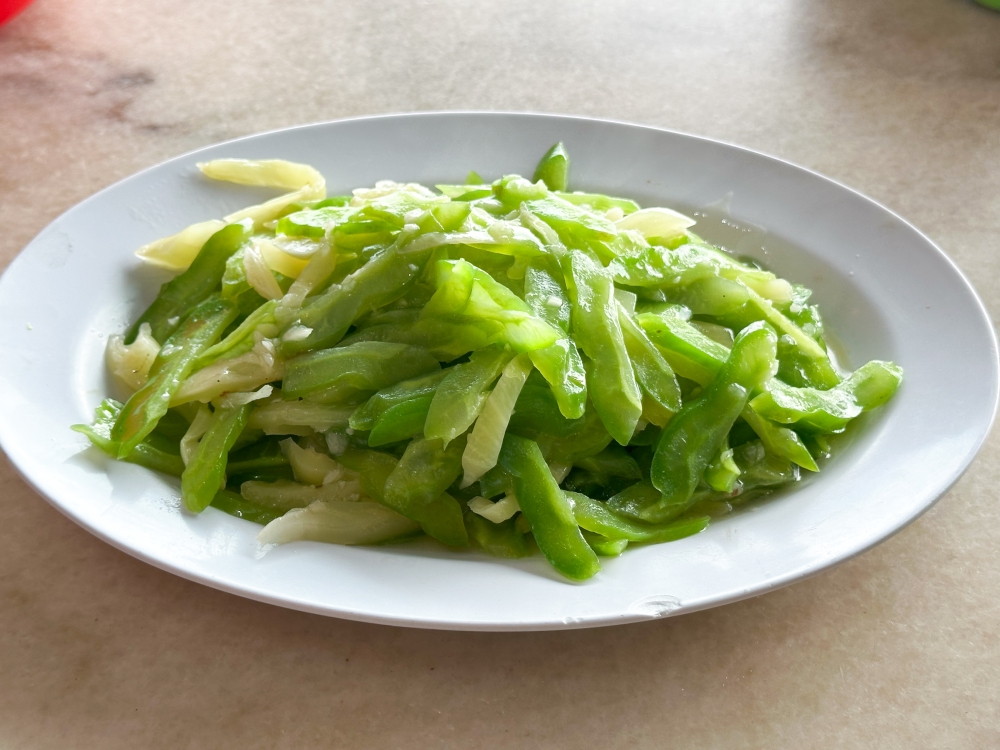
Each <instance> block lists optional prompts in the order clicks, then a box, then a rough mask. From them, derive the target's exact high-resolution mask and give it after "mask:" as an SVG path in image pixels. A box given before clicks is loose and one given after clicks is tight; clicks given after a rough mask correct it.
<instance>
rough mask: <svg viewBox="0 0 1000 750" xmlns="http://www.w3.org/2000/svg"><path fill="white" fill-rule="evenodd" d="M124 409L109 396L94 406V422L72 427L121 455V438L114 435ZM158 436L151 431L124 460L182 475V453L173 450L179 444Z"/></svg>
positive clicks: (103, 447)
mask: <svg viewBox="0 0 1000 750" xmlns="http://www.w3.org/2000/svg"><path fill="white" fill-rule="evenodd" d="M121 409H122V405H121V403H119V402H118V401H115V400H114V399H110V398H106V399H104V401H102V402H101V404H100V406H98V407H97V408H96V409H95V410H94V423H93V424H92V425H87V424H75V425H73V426H72V427H71V428H70V429H72V430H74V431H76V432H79V433H81V434H83V435H86V436H87V437H88V438H89V439H90V442H91V443H93V444H94V445H95V446H96V447H98V448H100V449H101V450H102V451H104V452H105V453H107V454H108V455H109V456H111V457H112V458H118V442H117V441H115V440H113V439H112V438H111V428H112V427H114V424H115V420H117V419H118V414H119V413H120V412H121ZM157 437H158V436H155V435H150V436H149V437H147V438H146V439H145V440H144V441H143V442H141V443H139V444H138V445H137V446H136V447H135V449H134V450H133V451H132V452H131V453H130V454H129V455H127V456H126V457H125V458H124V459H122V460H124V461H128V462H129V463H133V464H138V465H139V466H145V467H146V468H147V469H153V470H154V471H162V472H163V473H164V474H171V475H173V476H175V477H179V476H180V475H181V474H182V473H183V471H184V462H183V461H182V460H181V457H180V455H179V454H178V453H176V452H173V451H172V450H170V449H172V448H175V447H176V446H174V445H172V444H169V443H168V442H167V441H166V440H159V439H155V438H157Z"/></svg>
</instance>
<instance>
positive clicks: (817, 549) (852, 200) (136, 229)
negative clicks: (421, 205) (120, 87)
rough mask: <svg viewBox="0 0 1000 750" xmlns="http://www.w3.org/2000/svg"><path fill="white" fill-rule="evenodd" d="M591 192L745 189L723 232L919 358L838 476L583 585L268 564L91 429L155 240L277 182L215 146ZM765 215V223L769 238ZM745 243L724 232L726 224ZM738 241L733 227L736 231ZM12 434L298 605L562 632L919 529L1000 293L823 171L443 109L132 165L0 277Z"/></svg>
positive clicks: (85, 494)
mask: <svg viewBox="0 0 1000 750" xmlns="http://www.w3.org/2000/svg"><path fill="white" fill-rule="evenodd" d="M558 140H562V141H564V142H565V143H566V145H567V147H568V149H569V153H570V155H571V157H572V159H573V166H572V174H571V181H572V188H573V189H578V190H597V191H602V192H608V193H613V194H617V195H623V196H628V197H631V198H634V199H636V200H638V201H639V202H640V203H643V204H646V205H650V204H652V205H668V206H676V207H680V208H686V209H688V210H693V209H697V208H699V207H704V206H710V205H716V206H718V205H720V201H721V202H722V204H728V211H729V213H730V215H731V217H732V219H733V220H735V221H734V222H732V223H735V224H739V225H741V226H742V229H741V230H740V231H736V232H734V230H733V229H732V226H728V227H722V226H718V225H717V226H716V227H715V228H714V229H713V228H712V226H707V227H703V228H702V232H703V233H704V234H706V235H707V236H708V237H709V239H717V240H725V241H727V242H729V244H730V245H734V244H736V245H743V247H740V248H738V249H740V250H742V251H747V250H749V251H751V252H754V251H756V252H757V253H758V254H760V253H766V256H762V257H763V259H764V260H766V261H767V262H768V264H769V265H770V266H771V267H772V268H773V269H774V270H775V271H777V272H778V273H779V274H780V275H782V276H785V277H787V278H789V279H791V280H793V281H797V282H801V283H803V284H806V285H807V286H809V287H811V288H813V289H814V290H815V299H816V300H817V301H818V302H819V303H820V305H821V308H822V310H823V311H824V313H825V316H826V321H827V327H828V329H829V330H831V331H833V332H834V333H835V335H836V336H837V337H838V338H839V340H840V342H841V344H842V345H843V348H844V350H845V351H846V352H847V353H848V357H849V360H850V364H852V365H854V366H857V365H858V364H860V363H863V362H865V361H867V360H868V359H876V358H877V359H891V360H895V361H896V362H898V363H899V364H901V365H902V366H903V367H904V368H905V371H906V380H905V383H904V385H903V387H902V388H901V389H900V391H899V392H898V394H897V395H896V397H895V399H894V400H893V401H892V402H890V404H889V405H888V406H887V407H885V408H884V409H882V410H880V411H879V412H877V413H873V414H872V415H871V416H870V418H868V419H866V420H865V423H864V424H863V425H862V426H861V428H860V429H859V430H858V431H857V434H856V435H855V437H854V439H853V440H852V441H851V442H850V444H849V445H848V446H847V447H846V448H845V449H844V450H843V452H842V453H840V454H839V455H837V456H835V458H834V460H833V461H832V462H831V463H830V464H829V465H828V466H827V467H826V468H825V469H824V471H823V472H822V474H821V475H819V476H814V477H810V478H809V479H808V480H806V481H804V482H802V483H801V485H800V486H798V487H796V488H795V489H794V490H792V491H789V492H786V493H784V494H782V495H779V496H777V497H774V498H772V499H771V500H769V501H767V502H764V503H762V504H758V505H756V506H754V507H752V508H749V509H747V510H745V511H743V512H740V513H737V514H735V515H733V516H730V517H727V518H724V519H721V520H719V521H717V522H715V523H713V524H712V526H710V527H709V528H708V530H707V531H705V532H704V533H702V534H700V535H698V536H695V537H692V538H689V539H684V540H681V541H679V542H675V543H672V544H664V545H655V546H648V547H639V548H635V549H629V550H627V551H626V553H625V554H624V555H623V556H622V557H620V558H618V559H615V560H605V561H604V570H603V571H602V572H601V573H600V574H599V575H598V576H597V577H596V578H594V579H593V580H591V581H590V582H588V583H586V584H582V585H573V584H569V583H566V582H565V581H563V580H562V579H560V578H559V577H558V576H557V575H556V574H555V573H553V572H551V570H550V569H549V568H548V566H547V564H546V563H545V561H544V560H543V559H542V558H541V557H538V556H536V557H535V558H530V559H528V560H523V561H518V562H506V561H501V560H495V559H491V558H487V557H485V556H483V555H480V554H476V553H472V552H468V553H450V552H447V551H445V550H444V549H443V548H440V547H435V546H433V545H432V544H431V543H422V544H421V543H415V544H409V545H401V546H396V547H382V548H356V547H354V548H352V547H338V546H332V545H321V544H315V543H298V544H292V545H287V546H285V547H279V548H276V549H273V550H271V551H269V552H268V553H267V554H265V555H263V556H261V555H260V554H259V551H258V549H257V545H256V543H255V541H254V536H255V534H256V532H257V530H258V529H259V527H257V526H254V525H253V524H251V523H249V522H246V521H242V520H239V519H236V518H232V517H230V516H227V515H225V514H223V513H221V512H219V511H217V510H215V509H214V508H209V509H208V510H207V511H205V512H204V513H203V514H202V515H200V516H197V517H194V516H191V515H187V514H184V513H182V512H181V511H180V510H179V492H178V488H177V483H176V482H175V481H172V480H170V479H167V478H164V477H161V476H158V475H157V474H155V473H153V472H151V471H147V470H145V469H142V468H139V467H137V466H132V465H129V464H123V463H117V462H113V461H109V460H106V459H104V458H103V457H102V456H101V455H100V454H99V453H98V452H97V451H96V450H94V449H88V448H87V442H86V440H85V439H84V438H83V437H82V436H80V435H77V434H76V433H73V432H70V430H69V425H71V424H73V423H75V422H86V421H89V420H90V418H91V414H92V410H93V408H94V406H95V405H96V404H97V403H99V401H100V400H101V398H102V397H103V396H104V395H105V394H106V393H107V390H108V384H107V383H106V380H105V375H104V368H103V350H104V344H105V340H106V337H107V336H108V334H109V333H116V332H120V331H122V330H123V329H124V328H125V327H126V324H127V322H128V321H131V320H134V318H135V317H136V316H137V315H138V314H139V313H140V312H141V310H142V309H143V308H144V307H145V306H146V305H147V304H148V303H149V301H150V300H152V298H153V296H154V295H155V292H156V289H157V286H158V284H159V283H160V282H162V280H163V278H162V277H160V278H157V277H156V274H154V273H151V272H150V270H149V269H148V268H141V267H140V263H139V261H138V260H136V259H135V258H134V256H133V255H132V253H133V251H134V250H135V249H136V248H137V247H139V246H140V245H142V244H144V243H146V242H149V241H150V240H152V239H154V238H157V237H160V236H163V235H166V234H171V233H173V232H176V231H178V230H179V229H181V228H183V227H185V226H187V225H188V224H190V223H192V222H195V221H200V220H204V219H209V218H215V217H219V216H221V215H223V214H225V213H227V212H229V211H232V210H234V209H236V208H238V207H242V206H244V205H247V204H249V203H251V202H255V201H256V200H257V199H259V198H261V197H262V193H261V192H259V191H251V190H249V189H247V188H241V187H236V186H227V185H222V184H218V183H211V182H209V181H208V180H206V179H204V178H202V177H200V175H199V173H198V172H197V170H196V168H195V162H196V161H202V160H206V159H213V158H219V157H247V158H282V159H291V160H294V161H301V162H307V163H309V164H313V165H315V166H316V167H318V168H319V169H320V171H322V172H323V174H324V175H325V176H326V178H327V180H328V185H329V188H330V192H331V194H335V193H337V192H343V191H347V190H349V189H350V188H353V187H356V186H359V185H368V184H372V183H373V182H374V181H375V180H378V179H395V180H406V181H418V182H422V183H425V184H434V183H435V182H454V181H456V180H460V179H461V178H462V177H463V176H464V175H465V174H466V172H467V171H468V170H469V169H476V170H478V171H479V172H480V173H481V174H483V175H485V176H488V177H490V178H492V177H494V176H498V175H501V174H509V173H511V172H519V173H522V174H530V172H531V170H532V169H533V168H534V165H535V161H536V159H537V158H538V157H539V156H540V155H541V154H542V153H543V152H544V151H545V150H546V149H547V148H548V147H549V146H550V145H551V144H552V143H554V142H555V141H558ZM748 226H752V227H759V228H761V229H758V230H747V227H748ZM723 235H724V236H723ZM734 238H735V241H734ZM0 318H2V319H3V321H4V326H3V327H2V329H0V445H2V446H3V449H4V451H6V453H7V455H8V456H9V458H10V459H11V461H12V462H13V463H14V465H15V466H16V467H17V468H18V469H19V470H20V471H21V473H22V474H23V475H24V477H25V478H26V479H27V480H28V481H29V482H30V483H31V484H32V485H33V486H34V487H35V488H36V489H37V490H38V491H39V492H40V493H41V494H42V495H44V496H45V497H46V498H47V499H48V500H49V501H50V502H51V503H52V504H53V505H55V506H56V507H57V508H58V509H59V510H61V511H62V512H63V513H65V514H66V515H68V516H69V517H70V518H72V519H73V520H75V521H76V522H77V523H79V524H80V525H82V526H83V527H84V528H86V529H89V530H90V531H91V532H93V533H94V534H96V535H98V536H99V537H101V538H102V539H104V540H106V541H108V542H109V543H111V544H113V545H115V546H116V547H118V548H119V549H122V550H124V551H126V552H128V553H129V554H132V555H135V556H136V557H139V558H141V559H143V560H146V561H147V562H150V563H152V564H153V565H157V566H159V567H161V568H163V569H165V570H169V571H171V572H174V573H177V574H178V575H182V576H185V577H186V578H190V579H192V580H195V581H200V582H202V583H205V584H208V585H209V586H214V587H216V588H219V589H223V590H225V591H230V592H232V593H235V594H240V595H242V596H248V597H251V598H254V599H259V600H262V601H267V602H272V603H274V604H280V605H283V606H287V607H294V608H296V609H302V610H307V611H310V612H318V613H321V614H327V615H335V616H338V617H346V618H351V619H357V620H366V621H371V622H381V623H391V624H398V625H409V626H415V627H428V628H452V629H467V630H541V629H550V628H566V627H587V626H595V625H610V624H614V623H624V622H633V621H637V620H643V619H647V618H651V617H659V616H663V615H666V614H677V613H681V612H690V611H693V610H697V609H702V608H705V607H711V606H714V605H717V604H722V603H725V602H731V601H735V600H737V599H741V598H744V597H747V596H751V595H754V594H759V593H762V592H764V591H767V590H770V589H772V588H775V587H778V586H782V585H785V584H788V583H791V582H793V581H796V580H798V579H801V578H803V577H805V576H808V575H811V574H813V573H816V572H818V571H820V570H822V569H824V568H827V567H829V566H831V565H834V564H835V563H838V562H841V561H843V560H845V559H847V558H848V557H850V556H852V555H855V554H858V553H859V552H862V551H864V550H865V549H868V548H869V547H871V546H872V545H874V544H877V543H878V542H880V541H882V540H883V539H885V538H886V537H888V536H889V535H891V534H892V533H894V532H896V531H898V530H899V529H901V528H902V527H903V526H905V525H906V524H907V523H909V522H910V521H912V520H913V519H914V518H916V517H917V516H919V515H920V514H921V513H922V512H924V511H925V510H927V508H928V507H930V505H931V504H932V503H933V502H934V501H935V500H936V499H937V498H938V497H940V496H941V495H942V494H943V493H944V492H945V491H946V490H947V489H948V488H949V487H950V486H951V485H952V483H954V482H955V480H956V479H958V477H959V476H960V475H961V473H962V472H963V471H964V470H965V468H966V467H967V466H968V465H969V462H970V461H971V460H972V458H973V456H974V455H975V453H976V451H977V450H978V449H979V447H980V445H981V443H982V441H983V439H984V438H985V436H986V434H987V432H988V430H989V427H990V424H991V422H992V419H993V415H994V411H995V408H996V403H997V346H996V339H995V336H994V332H993V328H992V326H991V324H990V321H989V319H988V317H987V314H986V311H985V310H984V309H983V306H982V304H981V302H980V301H979V300H978V298H977V297H976V295H975V292H974V291H973V290H972V287H971V286H970V285H969V283H968V281H967V280H966V279H965V278H964V277H963V276H962V274H961V273H960V272H959V270H958V269H957V268H956V267H955V266H954V264H953V263H952V262H951V261H950V260H949V259H948V258H947V257H946V256H945V255H944V253H942V252H941V250H939V249H938V248H937V247H935V245H934V244H933V243H932V242H931V241H930V240H928V239H927V238H926V237H924V236H923V235H922V234H920V232H918V231H917V230H916V229H914V228H913V227H912V226H910V225H909V224H907V223H906V222H905V221H903V220H902V219H900V218H899V217H898V216H896V215H894V214H893V213H891V212H890V211H888V210H887V209H885V208H883V207H881V206H879V205H878V204H876V203H874V202H873V201H871V200H869V199H868V198H865V197H864V196H862V195H859V194H858V193H856V192H853V191H851V190H849V189H847V188H845V187H843V186H842V185H839V184H837V183H835V182H832V181H831V180H828V179H826V178H824V177H821V176H819V175H817V174H815V173H813V172H809V171H807V170H805V169H802V168H799V167H796V166H793V165H791V164H788V163H786V162H783V161H779V160H777V159H773V158H770V157H767V156H763V155H761V154H758V153H754V152H752V151H747V150H745V149H741V148H737V147H735V146H730V145H726V144H722V143H718V142H715V141H710V140H706V139H703V138H696V137H692V136H688V135H681V134H678V133H673V132H669V131H665V130H658V129H654V128H647V127H640V126H636V125H627V124H622V123H614V122H604V121H596V120H588V119H580V118H571V117H554V116H541V115H519V114H469V113H454V114H422V115H398V116H389V117H375V118H365V119H357V120H346V121H341V122H332V123H323V124H319V125H309V126H305V127H299V128H292V129H289V130H282V131H278V132H274V133H265V134H263V135H256V136H251V137H249V138H243V139H240V140H237V141H231V142H229V143H224V144H220V145H217V146H212V147H209V148H206V149H203V150H201V151H198V152H196V153H193V154H187V155H185V156H181V157H178V158H176V159H172V160H171V161H168V162H166V163H164V164H161V165H159V166H157V167H153V168H152V169H149V170H146V171H145V172H142V173H140V174H137V175H135V176H133V177H130V178H128V179H126V180H124V181H122V182H119V183H118V184H116V185H113V186H111V187H109V188H107V189H106V190H103V191H102V192H100V193H98V194H97V195H95V196H93V197H92V198H90V199H88V200H86V201H84V202H83V203H81V204H80V205H78V206H76V207H75V208H73V209H71V210H70V211H68V212H66V213H65V214H63V215H62V216H61V217H59V218H58V219H56V220H55V221H54V222H52V224H50V225H49V226H48V227H47V228H46V229H45V230H44V231H43V232H42V233H41V234H40V235H39V236H38V237H37V238H35V240H34V241H32V243H31V244H30V245H29V246H28V247H27V248H26V249H25V250H24V252H23V253H22V254H21V255H20V256H19V257H18V258H17V259H16V260H15V261H14V262H13V263H12V264H11V266H10V268H9V269H8V270H7V272H6V273H5V274H4V276H3V278H2V279H0Z"/></svg>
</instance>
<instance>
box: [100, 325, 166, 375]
mask: <svg viewBox="0 0 1000 750" xmlns="http://www.w3.org/2000/svg"><path fill="white" fill-rule="evenodd" d="M159 353H160V345H159V343H157V341H156V339H154V338H153V329H152V328H151V327H150V325H149V323H143V324H142V325H141V326H139V334H138V335H137V336H136V337H135V341H133V342H132V343H131V344H128V345H126V344H125V338H124V337H123V336H118V335H116V336H109V337H108V347H107V349H106V350H105V353H104V357H105V361H106V363H107V366H108V370H110V371H111V374H112V375H114V376H115V377H116V378H118V380H120V381H121V382H122V383H123V384H124V385H126V386H127V387H128V388H130V389H131V390H132V391H137V390H139V389H140V388H142V387H143V386H144V385H146V380H147V379H148V377H149V368H150V366H151V365H152V364H153V362H154V361H155V360H156V355H157V354H159Z"/></svg>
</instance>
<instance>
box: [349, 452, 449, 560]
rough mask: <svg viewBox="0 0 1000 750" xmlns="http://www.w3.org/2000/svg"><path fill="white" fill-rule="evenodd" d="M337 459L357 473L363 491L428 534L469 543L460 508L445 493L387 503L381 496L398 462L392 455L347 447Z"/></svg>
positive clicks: (445, 541)
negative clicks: (414, 501) (410, 502)
mask: <svg viewBox="0 0 1000 750" xmlns="http://www.w3.org/2000/svg"><path fill="white" fill-rule="evenodd" d="M337 460H338V461H339V462H340V463H342V464H343V465H344V466H346V467H347V468H348V469H351V470H352V471H356V472H358V473H359V474H360V475H361V487H362V489H364V491H365V494H367V495H368V496H369V497H371V498H372V499H374V500H376V501H377V502H380V503H382V504H383V505H385V506H387V507H389V508H391V509H392V510H394V511H396V512H397V513H402V514H403V515H404V516H406V517H407V518H410V519H412V520H414V521H416V522H417V523H419V524H420V526H421V528H422V529H423V530H424V531H425V532H426V533H427V534H428V536H432V537H434V538H435V539H437V540H438V541H439V542H441V543H443V544H446V545H447V546H449V547H464V546H465V545H467V544H468V543H469V535H468V532H466V530H465V523H464V521H463V519H462V508H461V506H460V505H459V504H458V500H456V499H455V498H453V497H452V496H451V495H449V494H448V493H447V492H443V493H441V494H440V495H439V496H438V497H437V498H435V499H434V500H432V501H431V502H429V503H426V504H413V505H407V506H393V505H391V504H390V503H389V501H388V499H387V498H386V496H385V483H386V480H387V479H388V478H389V475H390V474H391V473H392V470H393V469H395V468H396V464H397V463H398V462H397V460H396V459H395V458H394V457H392V456H390V455H388V454H387V453H380V452H379V451H366V450H356V449H348V450H347V451H345V452H344V453H342V454H341V455H339V456H337Z"/></svg>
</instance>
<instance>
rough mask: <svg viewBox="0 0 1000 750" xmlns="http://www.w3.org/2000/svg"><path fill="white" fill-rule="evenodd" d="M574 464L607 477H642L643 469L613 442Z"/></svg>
mask: <svg viewBox="0 0 1000 750" xmlns="http://www.w3.org/2000/svg"><path fill="white" fill-rule="evenodd" d="M573 465H574V466H578V467H579V468H581V469H586V470H587V471H589V472H591V473H593V474H597V475H599V476H605V477H623V478H624V479H642V469H640V468H639V464H638V463H636V460H635V459H634V458H632V456H630V455H629V454H628V451H626V450H625V449H624V448H622V447H621V446H620V445H617V444H616V443H611V444H610V445H608V447H606V448H605V449H604V450H602V451H601V452H600V453H595V454H594V455H593V456H586V457H584V458H581V459H578V460H577V461H574V462H573Z"/></svg>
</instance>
